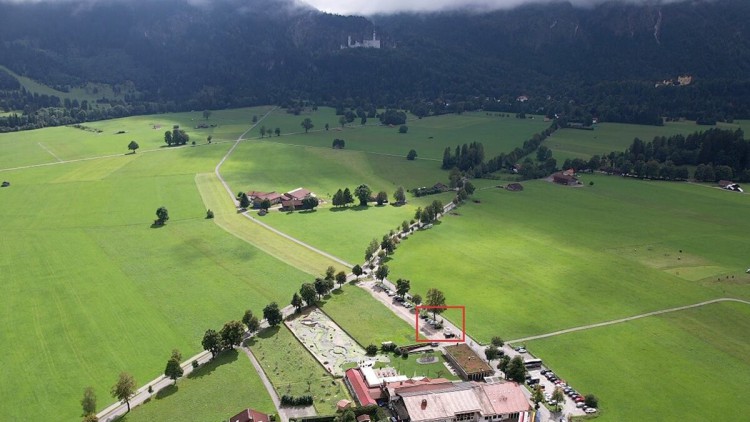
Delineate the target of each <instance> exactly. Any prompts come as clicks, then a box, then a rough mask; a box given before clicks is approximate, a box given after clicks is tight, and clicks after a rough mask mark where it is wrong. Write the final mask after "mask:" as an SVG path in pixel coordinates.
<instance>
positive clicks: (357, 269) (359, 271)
mask: <svg viewBox="0 0 750 422" xmlns="http://www.w3.org/2000/svg"><path fill="white" fill-rule="evenodd" d="M352 274H354V276H355V277H356V278H357V280H358V281H359V276H361V275H362V267H361V266H360V265H359V264H357V265H355V266H353V267H352Z"/></svg>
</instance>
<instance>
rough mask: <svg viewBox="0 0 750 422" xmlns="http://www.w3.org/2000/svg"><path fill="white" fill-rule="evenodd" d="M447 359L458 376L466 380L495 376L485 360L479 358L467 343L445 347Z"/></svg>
mask: <svg viewBox="0 0 750 422" xmlns="http://www.w3.org/2000/svg"><path fill="white" fill-rule="evenodd" d="M445 358H446V359H448V361H449V362H451V363H452V364H453V366H454V367H455V368H456V370H457V371H458V375H459V376H461V378H463V379H465V380H476V381H479V380H482V379H483V378H484V377H489V376H491V375H494V374H495V371H494V370H493V369H492V367H490V365H489V364H487V362H485V360H484V359H482V358H481V357H479V355H477V354H476V353H475V352H474V351H473V350H472V349H471V347H469V346H468V345H466V343H460V344H457V345H455V346H446V347H445Z"/></svg>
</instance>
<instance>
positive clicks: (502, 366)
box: [497, 355, 510, 378]
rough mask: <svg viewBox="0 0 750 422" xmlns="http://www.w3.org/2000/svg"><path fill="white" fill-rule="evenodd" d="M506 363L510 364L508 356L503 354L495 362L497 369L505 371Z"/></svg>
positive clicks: (506, 368)
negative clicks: (496, 362)
mask: <svg viewBox="0 0 750 422" xmlns="http://www.w3.org/2000/svg"><path fill="white" fill-rule="evenodd" d="M508 365H510V356H508V355H503V356H501V357H500V362H499V363H498V364H497V369H499V370H501V371H503V372H506V371H507V370H508ZM506 378H507V376H506Z"/></svg>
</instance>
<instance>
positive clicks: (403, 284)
mask: <svg viewBox="0 0 750 422" xmlns="http://www.w3.org/2000/svg"><path fill="white" fill-rule="evenodd" d="M409 289H411V282H410V281H409V280H407V279H405V278H399V279H398V280H396V294H398V295H399V296H401V297H404V296H405V295H406V294H407V293H409Z"/></svg>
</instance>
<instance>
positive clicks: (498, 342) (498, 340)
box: [492, 336, 505, 347]
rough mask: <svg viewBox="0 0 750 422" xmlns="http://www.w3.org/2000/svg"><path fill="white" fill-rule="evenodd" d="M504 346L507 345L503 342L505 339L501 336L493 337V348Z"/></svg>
mask: <svg viewBox="0 0 750 422" xmlns="http://www.w3.org/2000/svg"><path fill="white" fill-rule="evenodd" d="M503 344H505V342H504V341H503V339H502V338H501V337H500V336H495V337H492V345H493V346H495V347H503Z"/></svg>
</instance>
